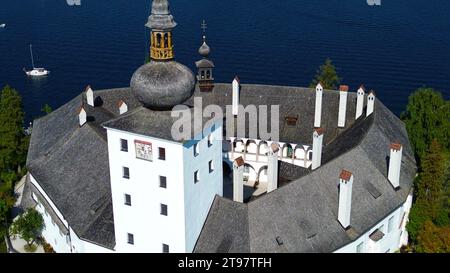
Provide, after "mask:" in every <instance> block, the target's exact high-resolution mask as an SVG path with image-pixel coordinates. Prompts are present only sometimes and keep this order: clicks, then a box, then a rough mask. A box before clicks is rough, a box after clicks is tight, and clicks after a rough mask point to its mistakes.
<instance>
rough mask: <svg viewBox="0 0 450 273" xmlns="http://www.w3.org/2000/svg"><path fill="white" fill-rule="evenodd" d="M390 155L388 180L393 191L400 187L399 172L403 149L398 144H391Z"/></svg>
mask: <svg viewBox="0 0 450 273" xmlns="http://www.w3.org/2000/svg"><path fill="white" fill-rule="evenodd" d="M390 148H391V155H390V157H389V170H388V179H389V182H391V184H392V187H394V189H398V187H400V170H401V167H402V153H403V147H402V145H401V144H399V143H392V144H391V146H390Z"/></svg>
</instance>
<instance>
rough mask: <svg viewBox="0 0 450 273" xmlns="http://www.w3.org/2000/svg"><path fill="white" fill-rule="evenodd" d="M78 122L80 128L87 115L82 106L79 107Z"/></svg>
mask: <svg viewBox="0 0 450 273" xmlns="http://www.w3.org/2000/svg"><path fill="white" fill-rule="evenodd" d="M78 120H79V122H80V127H81V126H83V125H84V124H85V123H86V122H87V114H86V110H84V107H83V106H81V108H80V110H79V111H78Z"/></svg>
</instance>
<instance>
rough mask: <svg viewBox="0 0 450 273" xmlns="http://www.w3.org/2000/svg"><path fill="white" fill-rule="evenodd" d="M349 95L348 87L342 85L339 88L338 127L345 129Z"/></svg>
mask: <svg viewBox="0 0 450 273" xmlns="http://www.w3.org/2000/svg"><path fill="white" fill-rule="evenodd" d="M347 95H348V86H347V85H341V86H340V87H339V115H338V127H341V128H342V127H345V116H346V114H347Z"/></svg>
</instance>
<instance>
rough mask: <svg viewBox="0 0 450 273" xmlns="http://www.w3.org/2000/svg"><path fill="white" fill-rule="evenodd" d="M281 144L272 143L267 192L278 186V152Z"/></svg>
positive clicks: (268, 158) (268, 165) (268, 164)
mask: <svg viewBox="0 0 450 273" xmlns="http://www.w3.org/2000/svg"><path fill="white" fill-rule="evenodd" d="M279 151H280V145H279V144H278V143H275V142H274V143H272V145H270V149H269V154H268V156H267V193H269V192H271V191H274V190H276V189H277V188H278V152H279Z"/></svg>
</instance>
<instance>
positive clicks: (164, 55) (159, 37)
mask: <svg viewBox="0 0 450 273" xmlns="http://www.w3.org/2000/svg"><path fill="white" fill-rule="evenodd" d="M145 26H146V27H148V28H150V29H151V30H152V32H151V43H150V58H151V59H152V60H153V61H170V60H172V59H173V58H174V56H175V55H174V50H173V43H172V29H173V28H175V27H176V26H177V23H176V22H175V20H174V19H173V16H172V14H170V8H169V1H167V0H153V3H152V14H151V15H150V17H149V18H148V22H147V24H146V25H145Z"/></svg>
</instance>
